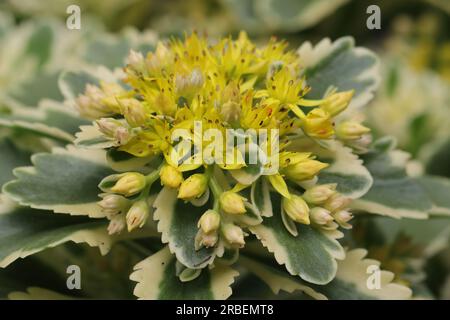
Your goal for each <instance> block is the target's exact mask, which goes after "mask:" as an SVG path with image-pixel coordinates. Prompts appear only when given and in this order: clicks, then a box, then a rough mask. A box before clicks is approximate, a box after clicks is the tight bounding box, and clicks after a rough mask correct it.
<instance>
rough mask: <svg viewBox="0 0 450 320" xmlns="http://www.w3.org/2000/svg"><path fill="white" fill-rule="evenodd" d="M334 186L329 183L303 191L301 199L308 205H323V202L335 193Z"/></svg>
mask: <svg viewBox="0 0 450 320" xmlns="http://www.w3.org/2000/svg"><path fill="white" fill-rule="evenodd" d="M335 190H336V184H335V183H329V184H323V185H319V186H314V187H312V188H310V189H308V190H306V191H305V193H304V194H303V199H305V200H306V202H308V203H310V204H315V205H319V204H323V203H324V202H325V201H327V200H328V198H330V197H331V196H332V195H333V194H335V193H336V191H335Z"/></svg>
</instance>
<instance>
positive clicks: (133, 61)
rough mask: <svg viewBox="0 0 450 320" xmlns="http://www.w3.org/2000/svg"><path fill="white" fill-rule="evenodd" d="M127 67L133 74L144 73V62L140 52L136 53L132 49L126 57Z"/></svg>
mask: <svg viewBox="0 0 450 320" xmlns="http://www.w3.org/2000/svg"><path fill="white" fill-rule="evenodd" d="M127 67H128V68H129V69H131V70H133V71H135V72H138V73H141V74H142V73H144V71H145V60H144V56H143V55H142V53H140V52H136V51H134V50H133V49H131V50H130V53H129V54H128V57H127Z"/></svg>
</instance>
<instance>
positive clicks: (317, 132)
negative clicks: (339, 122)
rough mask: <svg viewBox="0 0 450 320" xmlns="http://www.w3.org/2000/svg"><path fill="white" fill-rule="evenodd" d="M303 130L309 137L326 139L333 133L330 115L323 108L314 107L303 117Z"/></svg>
mask: <svg viewBox="0 0 450 320" xmlns="http://www.w3.org/2000/svg"><path fill="white" fill-rule="evenodd" d="M303 131H304V132H305V133H306V134H307V135H308V136H310V137H313V138H317V139H327V138H329V137H331V136H332V135H333V134H334V129H333V123H332V121H331V119H330V115H329V114H328V112H326V111H325V110H323V109H320V108H314V109H313V110H311V111H310V112H309V113H308V114H307V115H306V117H305V118H304V119H303Z"/></svg>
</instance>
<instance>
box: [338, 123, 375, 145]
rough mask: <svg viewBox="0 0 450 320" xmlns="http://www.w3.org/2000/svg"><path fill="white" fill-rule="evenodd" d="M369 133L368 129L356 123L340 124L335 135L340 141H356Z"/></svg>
mask: <svg viewBox="0 0 450 320" xmlns="http://www.w3.org/2000/svg"><path fill="white" fill-rule="evenodd" d="M369 132H370V129H369V128H367V127H365V126H363V125H362V124H360V123H359V122H356V121H344V122H341V123H339V124H338V126H337V128H336V135H337V137H338V138H339V139H342V140H357V139H360V138H361V137H362V136H363V135H364V134H366V133H369Z"/></svg>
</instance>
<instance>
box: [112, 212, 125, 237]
mask: <svg viewBox="0 0 450 320" xmlns="http://www.w3.org/2000/svg"><path fill="white" fill-rule="evenodd" d="M125 225H126V221H125V215H124V214H118V215H115V216H114V217H112V218H111V221H110V222H109V225H108V234H109V235H113V234H118V233H121V232H122V230H123V229H125Z"/></svg>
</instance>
